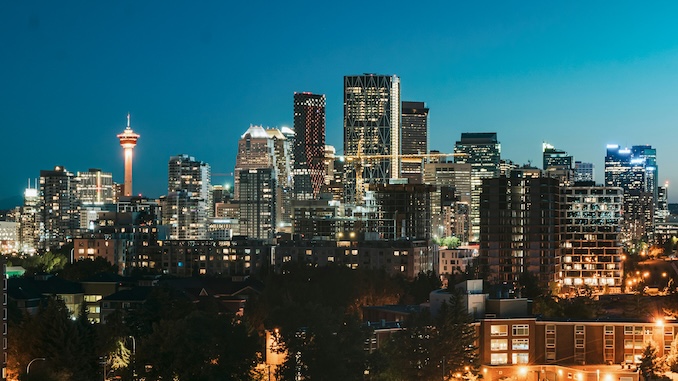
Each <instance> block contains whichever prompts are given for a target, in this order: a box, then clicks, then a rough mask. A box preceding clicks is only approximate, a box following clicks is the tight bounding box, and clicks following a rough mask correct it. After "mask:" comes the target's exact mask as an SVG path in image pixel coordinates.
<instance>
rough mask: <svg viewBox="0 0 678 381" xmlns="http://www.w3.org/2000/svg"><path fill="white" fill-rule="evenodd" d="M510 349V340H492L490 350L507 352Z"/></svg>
mask: <svg viewBox="0 0 678 381" xmlns="http://www.w3.org/2000/svg"><path fill="white" fill-rule="evenodd" d="M507 349H508V340H506V339H492V340H490V350H493V351H505V350H507Z"/></svg>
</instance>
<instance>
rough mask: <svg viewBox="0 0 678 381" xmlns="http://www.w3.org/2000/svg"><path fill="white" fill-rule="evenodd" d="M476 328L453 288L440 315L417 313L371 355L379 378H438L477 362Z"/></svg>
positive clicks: (462, 370) (372, 363)
mask: <svg viewBox="0 0 678 381" xmlns="http://www.w3.org/2000/svg"><path fill="white" fill-rule="evenodd" d="M474 342H475V329H474V328H473V326H472V325H471V318H470V316H469V314H468V312H467V311H466V310H465V308H464V306H463V302H462V296H461V294H459V293H458V292H456V291H455V292H453V294H452V295H451V297H450V300H449V302H448V303H445V304H443V306H442V307H441V309H440V311H439V312H438V315H437V316H435V317H430V316H429V315H428V314H427V313H426V312H424V313H422V314H420V315H418V316H416V317H414V318H413V319H412V320H411V321H410V322H408V326H407V329H406V330H403V331H401V332H398V333H396V334H394V335H393V336H392V337H391V340H389V341H388V342H387V344H386V345H385V346H384V347H383V348H381V349H379V350H378V351H377V353H375V354H374V355H373V356H372V357H371V361H372V362H371V363H370V365H371V368H373V372H371V374H373V373H374V374H375V377H376V379H377V380H393V381H396V380H414V379H417V380H438V379H440V377H441V375H444V376H445V378H447V377H450V376H451V375H452V374H455V373H463V372H465V371H466V367H468V368H469V369H470V370H473V369H476V368H477V366H478V358H477V355H476V348H475V347H474Z"/></svg>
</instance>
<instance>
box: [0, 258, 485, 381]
mask: <svg viewBox="0 0 678 381" xmlns="http://www.w3.org/2000/svg"><path fill="white" fill-rule="evenodd" d="M42 261H43V262H39V261H37V260H36V263H51V262H53V261H52V259H50V258H43V259H42ZM37 267H40V266H37ZM55 268H58V272H59V274H60V275H64V276H65V277H67V278H69V279H72V280H80V279H82V278H83V277H85V276H86V275H91V274H94V273H96V272H100V271H108V272H114V271H115V268H114V267H113V266H111V265H110V264H107V263H105V261H103V262H102V261H101V260H97V261H79V262H76V264H73V265H71V264H65V265H64V266H55ZM54 271H57V270H54ZM264 284H265V287H264V291H263V293H262V294H260V295H258V296H257V297H255V298H253V299H252V300H250V301H248V305H247V308H246V310H245V315H244V316H241V317H239V316H233V315H230V314H227V313H224V310H223V308H221V304H220V303H219V301H218V300H217V299H215V298H204V299H203V300H201V301H200V302H199V303H196V301H195V300H193V299H191V298H189V297H188V296H187V295H185V294H183V293H182V292H181V291H179V290H176V289H173V288H170V287H168V286H156V287H154V288H153V291H152V292H151V294H150V296H149V297H148V299H147V300H146V302H145V303H144V305H143V307H141V308H139V309H137V310H132V311H128V312H122V311H120V312H119V313H114V314H112V315H109V316H108V321H107V323H106V324H92V323H90V322H88V321H87V320H86V313H85V311H84V310H83V311H81V312H80V314H79V317H78V318H76V319H72V318H71V315H70V313H69V311H68V310H67V308H66V307H65V305H64V303H63V302H62V301H60V300H58V299H55V298H51V299H48V300H47V301H46V302H45V303H44V305H42V306H41V308H40V310H39V311H38V313H37V314H35V315H28V314H23V313H21V312H20V311H19V310H18V309H17V308H16V306H12V305H11V306H10V319H9V330H8V331H9V348H10V349H9V350H10V352H9V359H8V360H9V363H8V370H9V371H10V377H11V378H17V377H20V378H21V379H22V380H47V381H51V380H59V381H60V380H74V381H79V380H83V381H85V380H92V379H101V378H102V374H106V375H107V377H112V376H118V377H120V378H122V379H123V380H132V379H135V376H134V375H135V374H137V375H138V377H136V379H138V378H139V377H141V376H143V377H145V378H146V379H158V380H198V381H201V380H205V381H208V380H251V379H254V380H256V379H261V380H267V379H268V374H267V371H263V370H262V369H261V368H258V367H257V364H260V363H262V362H263V358H262V352H263V350H264V338H263V335H262V333H263V332H265V331H266V330H277V332H278V337H277V339H278V340H279V344H280V349H281V351H283V352H284V353H285V354H286V357H285V362H284V364H283V366H281V367H280V368H279V374H278V377H279V379H281V380H295V379H298V377H299V376H302V377H303V378H304V379H306V380H340V379H360V378H363V377H364V376H365V371H368V372H369V375H370V378H371V379H373V380H402V379H412V378H417V379H422V380H427V379H439V377H440V375H441V374H442V373H443V372H444V373H447V374H453V373H456V372H460V371H464V369H465V368H466V367H470V368H474V367H475V364H476V359H475V357H474V356H475V351H474V348H473V340H474V337H473V336H474V330H473V329H472V327H471V325H470V324H469V323H470V322H469V320H468V319H469V317H468V315H467V314H466V313H465V312H464V311H463V310H462V306H461V304H460V301H459V300H458V299H456V298H453V299H451V304H450V305H449V306H445V307H443V308H442V309H441V313H440V314H439V315H438V316H436V317H432V316H429V315H428V314H426V313H425V312H424V313H420V314H416V315H414V316H413V317H412V319H411V321H409V322H407V323H406V324H407V325H408V327H409V328H408V329H407V330H403V331H400V332H396V333H395V334H393V335H392V337H391V338H390V340H389V342H387V343H386V344H385V345H384V346H383V347H382V348H380V349H379V350H378V351H376V352H374V353H372V354H370V353H369V352H367V351H365V344H366V340H368V339H369V338H370V337H371V334H372V332H371V330H370V328H369V327H368V326H366V325H365V324H363V320H362V318H361V313H362V311H361V307H362V306H366V305H388V304H419V303H422V302H425V301H427V300H428V295H429V293H430V291H432V290H434V289H436V288H439V287H440V280H439V278H438V277H436V276H435V275H433V274H421V275H420V276H419V277H417V278H416V279H415V280H413V281H408V280H405V279H404V278H402V277H398V276H391V275H389V274H387V273H386V272H384V271H375V270H351V269H348V268H346V267H342V266H330V267H325V268H310V267H307V266H303V265H294V264H292V265H290V266H288V267H287V268H286V269H285V271H284V272H283V273H282V274H269V275H268V276H267V278H266V279H264ZM83 308H84V307H83ZM35 358H45V359H46V360H44V361H38V362H35V363H34V364H33V365H32V367H31V372H30V375H26V374H25V369H26V365H27V364H28V363H29V362H30V361H31V360H32V359H35Z"/></svg>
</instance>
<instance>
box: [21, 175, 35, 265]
mask: <svg viewBox="0 0 678 381" xmlns="http://www.w3.org/2000/svg"><path fill="white" fill-rule="evenodd" d="M39 213H40V194H39V191H38V189H37V184H36V188H31V186H30V181H29V184H28V188H26V190H25V191H24V205H23V206H22V207H21V216H20V219H19V242H20V245H21V252H22V253H24V254H29V255H33V254H35V250H36V249H37V248H38V242H39V241H40V223H39V218H38V215H39Z"/></svg>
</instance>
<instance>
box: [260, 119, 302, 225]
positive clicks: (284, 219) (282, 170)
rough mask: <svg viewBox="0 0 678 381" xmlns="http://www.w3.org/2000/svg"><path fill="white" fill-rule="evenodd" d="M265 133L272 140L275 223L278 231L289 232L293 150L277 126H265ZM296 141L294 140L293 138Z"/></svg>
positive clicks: (290, 223) (292, 195)
mask: <svg viewBox="0 0 678 381" xmlns="http://www.w3.org/2000/svg"><path fill="white" fill-rule="evenodd" d="M266 133H267V134H268V136H269V139H271V141H272V142H273V155H274V158H273V159H274V160H273V163H274V165H275V171H274V173H275V176H276V188H277V189H276V192H275V195H276V198H275V200H274V205H275V207H276V213H275V216H276V221H275V225H276V227H277V228H278V230H280V231H286V232H289V231H290V230H291V229H292V212H291V211H292V205H291V203H292V199H293V197H294V194H293V191H294V189H293V181H292V180H293V167H292V166H293V163H294V160H293V157H294V155H293V151H292V148H293V147H292V146H291V145H290V144H288V140H287V137H286V136H285V134H283V132H282V131H281V130H279V129H277V128H267V129H266ZM295 141H296V140H295Z"/></svg>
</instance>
